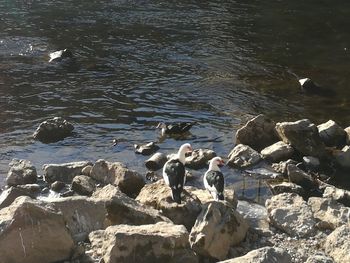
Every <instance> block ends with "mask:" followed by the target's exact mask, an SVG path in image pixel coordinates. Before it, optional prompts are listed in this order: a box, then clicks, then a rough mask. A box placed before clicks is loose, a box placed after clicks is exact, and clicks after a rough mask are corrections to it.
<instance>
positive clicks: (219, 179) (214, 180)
mask: <svg viewBox="0 0 350 263" xmlns="http://www.w3.org/2000/svg"><path fill="white" fill-rule="evenodd" d="M205 176H206V179H207V182H208V185H209V186H210V187H215V189H216V190H217V191H218V192H219V193H221V192H223V191H224V186H225V181H224V175H223V174H222V172H220V171H208V172H207V173H206V175H205Z"/></svg>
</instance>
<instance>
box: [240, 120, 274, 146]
mask: <svg viewBox="0 0 350 263" xmlns="http://www.w3.org/2000/svg"><path fill="white" fill-rule="evenodd" d="M235 137H236V144H246V145H249V146H250V147H252V148H253V149H255V150H257V151H260V150H261V149H263V148H265V147H267V146H269V145H271V144H273V143H275V142H277V141H278V137H277V134H276V131H275V123H274V122H273V121H272V120H270V119H269V118H267V117H265V116H264V115H263V114H260V115H258V116H256V117H254V118H253V119H251V120H250V121H248V122H247V123H246V124H245V125H244V126H243V127H242V128H240V129H239V130H238V131H237V132H236V136H235Z"/></svg>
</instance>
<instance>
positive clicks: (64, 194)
mask: <svg viewBox="0 0 350 263" xmlns="http://www.w3.org/2000/svg"><path fill="white" fill-rule="evenodd" d="M73 195H74V191H73V190H71V189H69V190H67V191H65V192H63V193H61V194H60V196H61V197H69V196H73Z"/></svg>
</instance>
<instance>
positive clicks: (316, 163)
mask: <svg viewBox="0 0 350 263" xmlns="http://www.w3.org/2000/svg"><path fill="white" fill-rule="evenodd" d="M303 164H304V167H305V169H307V170H308V171H311V172H317V171H318V170H319V168H320V164H321V163H320V160H319V159H318V158H316V157H313V156H304V157H303Z"/></svg>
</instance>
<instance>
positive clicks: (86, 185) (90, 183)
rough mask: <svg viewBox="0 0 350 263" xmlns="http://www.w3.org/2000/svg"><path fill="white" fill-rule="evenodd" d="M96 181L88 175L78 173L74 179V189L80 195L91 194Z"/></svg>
mask: <svg viewBox="0 0 350 263" xmlns="http://www.w3.org/2000/svg"><path fill="white" fill-rule="evenodd" d="M95 188H96V187H95V181H94V179H92V178H91V177H89V176H86V175H77V176H75V177H74V178H73V181H72V190H73V191H74V192H76V193H77V194H80V195H87V196H90V195H91V194H92V193H93V191H94V190H95Z"/></svg>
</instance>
